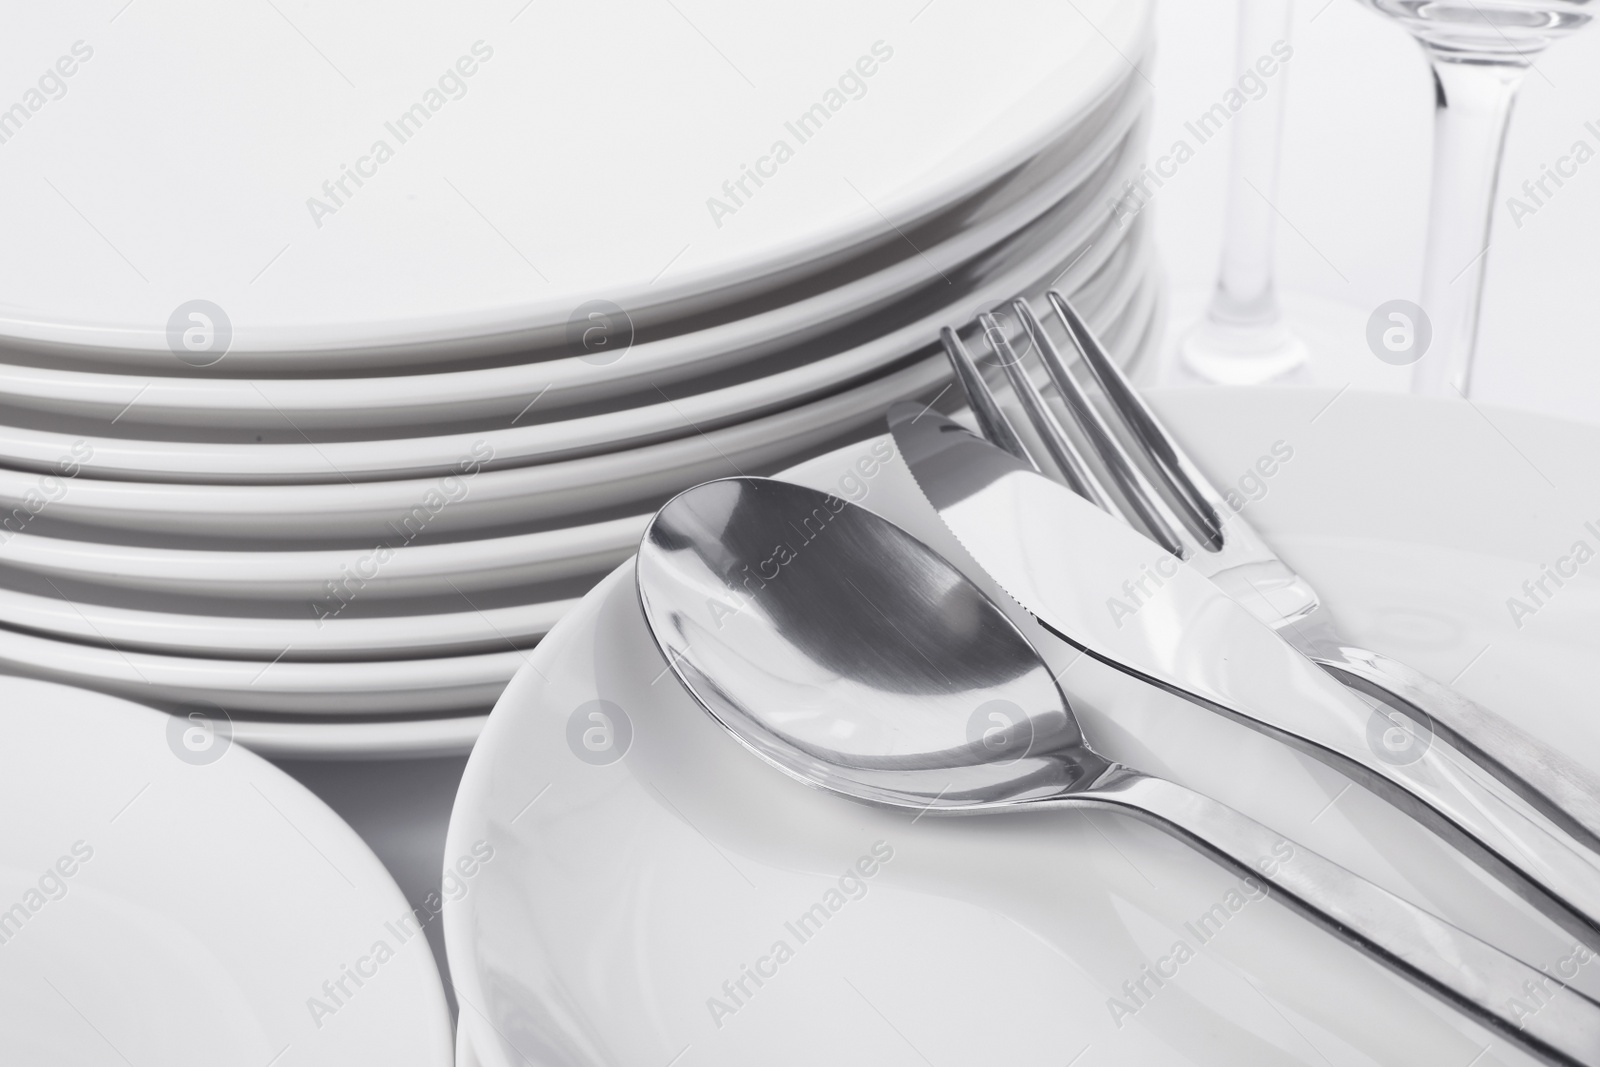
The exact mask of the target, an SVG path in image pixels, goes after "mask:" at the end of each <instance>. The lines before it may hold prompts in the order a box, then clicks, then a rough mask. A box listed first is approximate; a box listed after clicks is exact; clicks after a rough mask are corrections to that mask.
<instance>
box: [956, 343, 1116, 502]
mask: <svg viewBox="0 0 1600 1067" xmlns="http://www.w3.org/2000/svg"><path fill="white" fill-rule="evenodd" d="M978 324H979V325H980V326H982V327H983V336H984V339H985V340H987V341H988V342H989V347H990V348H992V349H993V350H994V354H995V355H996V356H998V357H999V358H1000V365H1001V366H1002V367H1003V368H1004V369H1005V372H1006V378H1008V379H1009V380H1010V382H1011V389H1012V391H1013V392H1015V393H1016V394H1017V399H1018V400H1019V401H1021V403H1022V410H1023V411H1024V412H1026V413H1027V416H1028V421H1029V422H1031V423H1033V428H1034V430H1035V431H1036V432H1037V433H1038V434H1039V438H1040V440H1042V441H1043V442H1044V447H1045V449H1046V450H1047V451H1049V453H1050V458H1051V459H1052V460H1054V461H1055V464H1056V467H1057V468H1058V469H1059V470H1060V471H1061V476H1062V478H1063V480H1065V481H1066V483H1067V487H1068V488H1069V489H1071V490H1072V491H1073V492H1075V493H1077V494H1078V495H1079V496H1081V497H1083V498H1085V499H1086V500H1088V501H1089V502H1090V503H1091V504H1094V505H1095V506H1096V507H1098V508H1100V509H1101V510H1102V511H1108V512H1110V513H1111V514H1113V515H1115V516H1117V517H1118V518H1121V519H1126V516H1125V515H1123V514H1122V511H1121V509H1120V508H1119V507H1118V505H1117V502H1116V499H1115V498H1114V497H1112V496H1111V494H1110V493H1107V492H1106V490H1105V486H1103V485H1101V484H1100V479H1099V478H1098V477H1096V476H1095V473H1094V471H1093V470H1091V469H1090V467H1089V464H1088V463H1087V462H1085V460H1084V458H1083V453H1081V452H1080V451H1078V446H1077V444H1076V443H1075V442H1073V440H1072V439H1071V438H1070V437H1068V436H1067V433H1066V431H1065V430H1063V429H1062V428H1061V423H1059V422H1057V421H1056V417H1055V413H1054V412H1052V411H1051V410H1050V409H1049V407H1047V406H1046V405H1045V402H1044V397H1043V396H1042V395H1041V394H1040V392H1039V388H1038V386H1036V385H1034V384H1033V380H1032V379H1031V378H1029V377H1028V372H1027V371H1025V370H1023V369H1022V360H1021V357H1020V356H1018V355H1017V353H1016V350H1015V349H1014V348H1012V347H1011V342H1010V341H1008V340H1006V335H1005V331H1004V330H1002V329H1001V328H1000V324H999V323H998V322H996V321H995V317H994V316H993V315H992V314H990V313H988V312H984V313H983V314H982V315H979V316H978Z"/></svg>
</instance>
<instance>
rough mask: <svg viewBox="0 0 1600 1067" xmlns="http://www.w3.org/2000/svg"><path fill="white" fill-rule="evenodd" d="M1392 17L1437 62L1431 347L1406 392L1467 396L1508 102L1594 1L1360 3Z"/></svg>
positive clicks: (1429, 261) (1426, 289) (1427, 284)
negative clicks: (1530, 70) (1540, 58)
mask: <svg viewBox="0 0 1600 1067" xmlns="http://www.w3.org/2000/svg"><path fill="white" fill-rule="evenodd" d="M1362 2H1363V3H1365V4H1366V5H1367V6H1369V7H1371V8H1373V9H1374V10H1376V11H1378V12H1381V13H1382V14H1385V15H1388V16H1390V17H1391V18H1394V19H1396V20H1397V21H1399V22H1400V24H1401V25H1402V26H1404V27H1405V28H1406V29H1407V30H1409V31H1410V32H1411V35H1412V36H1413V37H1415V38H1416V39H1417V41H1418V42H1419V43H1420V44H1421V45H1422V49H1423V52H1424V53H1425V54H1426V55H1427V57H1428V61H1429V63H1430V64H1431V65H1432V67H1433V78H1434V86H1435V90H1436V92H1435V101H1436V104H1435V112H1434V127H1433V130H1434V132H1433V191H1432V194H1431V195H1432V201H1431V203H1430V206H1429V210H1428V246H1427V255H1426V259H1425V261H1424V265H1423V275H1422V308H1423V310H1424V311H1425V312H1426V313H1427V315H1428V318H1429V319H1430V320H1431V322H1432V326H1433V343H1432V345H1431V346H1430V347H1429V349H1428V350H1427V352H1425V353H1424V354H1423V356H1422V358H1421V359H1420V360H1418V362H1417V363H1416V364H1415V365H1414V367H1413V369H1412V385H1411V387H1412V391H1413V392H1417V393H1423V394H1429V395H1442V396H1451V395H1456V394H1459V395H1461V396H1466V395H1467V394H1468V393H1469V392H1470V389H1471V383H1472V357H1473V353H1474V349H1475V347H1476V344H1477V333H1478V309H1479V306H1480V304H1481V303H1482V298H1483V278H1484V268H1485V264H1486V262H1487V260H1488V251H1489V229H1490V222H1491V219H1492V216H1493V212H1494V202H1495V186H1496V184H1497V182H1498V180H1499V176H1500V160H1501V155H1502V153H1503V151H1504V149H1505V140H1506V127H1507V124H1508V121H1509V119H1510V118H1511V105H1512V102H1513V100H1514V99H1515V98H1516V93H1517V89H1518V87H1519V86H1520V85H1521V84H1522V78H1523V76H1524V75H1525V74H1526V73H1527V70H1528V67H1529V66H1530V65H1532V63H1533V62H1534V61H1535V60H1536V59H1537V58H1538V56H1539V53H1541V52H1542V51H1543V50H1544V49H1545V47H1546V46H1548V45H1549V44H1550V43H1551V42H1552V41H1555V40H1557V39H1559V38H1561V37H1564V36H1566V35H1567V34H1570V33H1572V32H1574V31H1576V30H1578V29H1580V28H1581V27H1583V26H1584V24H1586V23H1587V22H1588V21H1589V19H1590V18H1591V17H1592V16H1593V9H1592V8H1591V6H1590V0H1362Z"/></svg>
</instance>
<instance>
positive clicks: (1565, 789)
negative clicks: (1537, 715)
mask: <svg viewBox="0 0 1600 1067" xmlns="http://www.w3.org/2000/svg"><path fill="white" fill-rule="evenodd" d="M1312 659H1314V660H1315V661H1316V662H1317V664H1318V665H1320V666H1321V667H1322V668H1323V669H1325V670H1326V671H1328V673H1330V674H1332V675H1333V676H1334V677H1336V678H1338V679H1339V680H1340V681H1341V682H1343V683H1345V684H1346V685H1348V686H1350V687H1351V688H1353V689H1358V690H1361V691H1362V692H1365V693H1367V694H1368V695H1370V696H1374V697H1376V698H1378V699H1379V700H1388V699H1396V700H1399V701H1400V702H1401V703H1402V704H1403V705H1405V706H1406V710H1410V711H1414V712H1419V713H1420V714H1421V718H1422V721H1423V722H1424V723H1425V724H1427V725H1428V726H1429V727H1430V728H1431V729H1432V730H1433V731H1434V732H1436V733H1437V734H1439V735H1440V736H1442V737H1443V738H1444V739H1445V741H1447V742H1448V743H1449V744H1450V745H1451V746H1452V747H1454V748H1456V749H1458V750H1459V751H1460V752H1461V753H1462V754H1463V755H1465V756H1467V757H1468V758H1470V759H1471V760H1472V761H1473V762H1474V763H1476V764H1478V765H1479V766H1480V767H1483V768H1484V769H1485V770H1487V771H1488V772H1489V773H1490V774H1491V775H1493V776H1494V777H1495V778H1496V779H1498V780H1499V781H1500V783H1501V784H1502V785H1504V786H1506V788H1508V789H1510V790H1511V791H1512V792H1514V793H1515V794H1517V795H1518V796H1519V797H1521V798H1522V799H1523V800H1524V801H1526V802H1527V803H1528V804H1529V805H1530V806H1531V807H1533V808H1534V809H1535V810H1537V811H1538V812H1539V813H1540V814H1542V815H1543V816H1545V818H1547V819H1549V820H1550V821H1551V822H1553V823H1555V824H1556V826H1558V827H1560V828H1561V829H1562V830H1563V831H1564V832H1566V833H1567V834H1568V835H1569V836H1571V837H1573V838H1575V839H1577V841H1578V842H1579V843H1581V844H1582V845H1583V847H1585V848H1587V849H1588V850H1589V851H1590V852H1592V853H1594V854H1595V855H1596V856H1600V778H1596V777H1595V776H1594V775H1593V774H1592V773H1591V772H1590V771H1589V770H1588V769H1587V768H1585V767H1582V766H1580V765H1579V764H1578V763H1576V762H1575V761H1573V760H1571V759H1569V758H1568V757H1566V756H1564V755H1562V754H1561V753H1560V752H1557V751H1556V750H1555V749H1553V748H1551V747H1550V746H1548V745H1546V744H1545V743H1544V742H1542V741H1539V740H1537V739H1535V738H1533V737H1530V736H1529V735H1528V734H1526V733H1524V732H1523V731H1522V730H1520V729H1518V728H1517V727H1516V726H1514V725H1512V724H1511V723H1510V722H1508V721H1507V720H1505V719H1504V718H1502V717H1500V716H1499V715H1496V714H1495V713H1494V712H1492V711H1490V710H1489V709H1488V708H1485V707H1483V706H1482V705H1481V704H1478V703H1475V702H1474V701H1472V700H1469V699H1468V698H1467V697H1465V696H1463V695H1462V694H1461V693H1458V692H1457V691H1456V690H1454V689H1452V688H1450V687H1449V686H1447V685H1442V684H1440V683H1439V682H1436V681H1434V680H1433V679H1432V678H1429V677H1428V676H1427V675H1425V674H1423V673H1422V672H1421V671H1417V670H1414V669H1413V668H1411V667H1408V666H1406V665H1405V664H1404V663H1401V662H1399V661H1398V660H1393V659H1390V658H1389V657H1388V656H1385V655H1383V654H1382V653H1378V652H1371V651H1368V650H1366V649H1363V648H1354V647H1351V646H1347V645H1343V644H1341V645H1339V646H1338V647H1337V649H1318V650H1317V651H1316V653H1315V654H1314V655H1313V656H1312Z"/></svg>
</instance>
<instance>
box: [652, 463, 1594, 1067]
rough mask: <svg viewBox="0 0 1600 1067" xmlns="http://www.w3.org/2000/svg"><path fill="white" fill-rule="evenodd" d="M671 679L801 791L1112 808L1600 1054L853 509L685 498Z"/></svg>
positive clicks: (1569, 1015)
mask: <svg viewBox="0 0 1600 1067" xmlns="http://www.w3.org/2000/svg"><path fill="white" fill-rule="evenodd" d="M637 579H638V586H639V599H640V603H641V604H642V606H643V608H644V615H645V619H646V620H647V621H648V623H649V626H650V630H651V633H652V634H653V635H654V637H655V640H656V643H657V644H658V645H659V646H660V648H661V651H662V653H663V654H664V655H665V656H666V659H667V662H668V664H670V666H671V668H672V670H673V672H674V673H675V674H676V675H677V676H678V678H679V680H680V681H682V682H683V684H684V686H685V687H686V688H687V689H688V690H689V692H690V693H691V694H693V695H694V697H695V699H696V700H698V701H699V702H700V704H701V705H702V706H703V707H704V708H705V709H706V710H707V711H708V712H710V714H711V715H712V716H713V717H714V718H715V719H716V720H717V721H718V722H720V723H721V724H722V725H723V726H724V727H726V728H727V729H728V730H729V731H730V732H731V733H732V734H733V735H734V737H735V738H737V739H738V740H739V741H740V742H741V743H743V744H744V745H745V747H747V748H749V749H750V750H751V751H752V752H754V753H755V754H756V755H758V756H760V757H761V758H762V759H764V760H766V761H767V762H769V763H771V764H772V765H773V766H775V767H777V768H778V769H779V770H781V771H784V772H785V773H787V774H789V775H791V776H792V777H794V778H796V779H798V780H800V781H801V782H803V783H805V784H807V785H810V786H813V787H816V788H820V789H824V790H827V791H828V792H832V793H836V794H839V795H841V796H845V797H849V798H851V799H854V800H860V801H865V802H867V803H871V804H876V805H879V806H883V807H889V808H898V809H902V810H906V811H916V812H926V813H930V814H935V815H957V814H980V813H991V812H1010V811H1033V810H1041V809H1047V808H1056V809H1059V808H1066V807H1078V808H1095V809H1102V810H1114V811H1121V812H1123V813H1125V814H1129V815H1133V816H1135V817H1137V818H1141V819H1144V820H1145V821H1147V822H1149V823H1152V824H1153V825H1155V826H1158V827H1160V828H1161V829H1163V830H1165V831H1166V832H1168V833H1170V834H1172V835H1173V836H1175V837H1177V838H1179V839H1180V840H1183V841H1185V842H1188V843H1189V844H1190V845H1192V846H1194V847H1195V848H1196V849H1198V850H1200V851H1201V852H1204V853H1205V854H1207V855H1209V856H1211V857H1212V858H1213V859H1215V860H1217V861H1218V862H1219V863H1221V864H1222V865H1223V866H1225V867H1227V868H1229V869H1231V870H1234V871H1236V872H1239V873H1241V874H1245V875H1250V876H1253V877H1256V878H1259V879H1261V880H1262V881H1263V882H1265V883H1267V884H1268V885H1270V886H1271V887H1272V888H1273V889H1275V890H1276V891H1277V892H1276V894H1275V895H1276V896H1277V897H1278V899H1279V900H1281V901H1282V902H1283V903H1285V904H1288V905H1289V906H1291V907H1293V908H1295V909H1296V910H1298V911H1300V912H1301V913H1302V914H1304V915H1306V916H1307V917H1309V918H1310V919H1312V920H1313V921H1315V922H1317V923H1319V924H1321V925H1322V926H1324V927H1325V928H1327V929H1328V930H1330V931H1331V932H1333V933H1335V934H1336V935H1338V936H1339V937H1341V938H1342V939H1344V940H1345V941H1347V942H1348V943H1350V944H1351V945H1353V946H1355V947H1356V948H1358V949H1360V950H1361V951H1363V952H1365V953H1367V954H1368V955H1369V956H1371V957H1372V958H1373V959H1375V960H1377V961H1378V962H1379V963H1381V964H1383V965H1385V966H1387V967H1389V968H1390V969H1392V970H1394V971H1395V972H1397V973H1399V974H1400V975H1402V976H1404V977H1405V978H1407V979H1409V980H1411V981H1412V982H1414V983H1416V984H1417V985H1419V986H1421V987H1422V988H1423V989H1426V990H1427V991H1429V992H1430V993H1433V994H1434V995H1435V996H1437V997H1439V998H1440V999H1442V1000H1444V1001H1446V1002H1448V1003H1450V1004H1453V1005H1455V1006H1456V1007H1457V1008H1459V1009H1460V1010H1462V1011H1463V1012H1465V1013H1466V1014H1468V1015H1470V1016H1471V1017H1472V1018H1474V1019H1476V1020H1477V1021H1478V1022H1480V1023H1482V1024H1483V1025H1485V1026H1487V1027H1489V1028H1490V1029H1492V1030H1494V1031H1495V1032H1497V1033H1498V1034H1500V1035H1501V1036H1502V1037H1504V1038H1505V1039H1506V1040H1508V1041H1510V1042H1512V1043H1513V1044H1516V1045H1518V1046H1519V1047H1521V1048H1523V1049H1525V1050H1527V1051H1528V1052H1530V1053H1532V1054H1533V1055H1535V1056H1538V1057H1540V1058H1541V1059H1543V1060H1545V1061H1546V1062H1549V1063H1559V1064H1600V1004H1596V1003H1595V1002H1594V1001H1592V1000H1591V999H1589V998H1588V997H1587V996H1585V995H1583V994H1582V993H1580V992H1579V991H1577V990H1575V989H1571V988H1566V989H1558V990H1557V991H1556V992H1555V995H1554V997H1553V998H1552V999H1549V1000H1548V1001H1547V1002H1546V1003H1545V1004H1544V1006H1543V1007H1539V1008H1537V1009H1532V1008H1531V1007H1530V1002H1529V1000H1528V992H1527V990H1528V988H1530V987H1528V986H1525V983H1530V982H1531V983H1533V985H1532V987H1531V988H1536V989H1546V988H1549V987H1550V986H1551V984H1552V979H1551V978H1550V977H1549V976H1547V975H1545V974H1544V973H1542V972H1540V971H1536V970H1534V969H1533V968H1531V967H1528V966H1527V965H1525V964H1523V963H1521V962H1520V961H1518V960H1516V959H1514V958H1512V957H1511V956H1508V955H1506V954H1505V953H1503V952H1501V951H1500V950H1499V949H1496V948H1494V947H1493V946H1491V945H1488V944H1486V943H1484V942H1482V941H1479V940H1478V939H1477V938H1475V937H1473V936H1471V935H1470V934H1467V933H1465V932H1463V931H1461V930H1459V929H1457V928H1455V927H1454V926H1451V925H1450V924H1448V923H1446V922H1444V921H1443V920H1441V919H1439V918H1437V917H1435V916H1433V915H1431V914H1429V913H1428V912H1426V911H1423V910H1422V909H1420V908H1418V907H1416V906H1414V905H1412V904H1410V903H1408V902H1406V901H1404V900H1402V899H1400V898H1399V897H1396V896H1394V895H1393V894H1391V893H1389V892H1388V891H1387V890H1384V889H1381V888H1379V887H1378V886H1376V885H1373V884H1372V883H1370V882H1368V881H1366V880H1365V879H1363V878H1361V877H1359V876H1358V875H1356V874H1353V873H1351V872H1350V871H1347V870H1345V869H1344V868H1343V867H1340V866H1338V865H1337V864H1335V863H1333V862H1332V861H1330V860H1327V859H1324V858H1322V857H1321V856H1319V855H1317V854H1316V853H1314V852H1312V851H1311V850H1310V849H1308V848H1305V847H1304V846H1302V845H1298V844H1295V843H1294V842H1292V841H1290V840H1288V839H1286V838H1284V837H1283V836H1282V835H1280V834H1278V833H1277V832H1276V831H1274V830H1271V829H1269V828H1267V827H1265V826H1263V825H1261V824H1260V823H1257V822H1255V821H1254V820H1252V819H1250V818H1248V817H1247V816H1245V815H1242V814H1240V813H1239V812H1237V811H1234V810H1233V809H1232V808H1229V807H1227V806H1226V805H1223V804H1221V803H1219V802H1217V801H1215V800H1212V799H1210V798H1208V797H1206V796H1203V795H1201V794H1199V793H1196V792H1194V791H1193V790H1191V789H1188V788H1185V787H1184V786H1181V785H1178V784H1176V783H1173V782H1168V781H1165V780H1163V779H1160V778H1155V777H1152V776H1150V775H1147V774H1143V773H1141V772H1139V771H1137V770H1134V769H1132V768H1130V767H1126V766H1123V765H1121V764H1117V763H1113V762H1111V761H1109V760H1107V759H1105V758H1103V757H1102V756H1100V755H1099V754H1098V753H1096V752H1095V751H1094V750H1093V749H1092V748H1090V747H1089V744H1088V742H1087V741H1086V740H1085V739H1084V737H1083V734H1082V732H1081V731H1080V730H1079V728H1078V722H1077V719H1076V717H1075V716H1074V715H1073V713H1072V709H1071V707H1070V706H1069V705H1068V703H1067V701H1066V698H1065V697H1064V696H1063V695H1062V693H1061V691H1060V689H1058V688H1057V686H1056V684H1055V681H1054V679H1053V678H1052V676H1051V673H1050V669H1049V667H1047V666H1046V665H1045V663H1044V661H1043V660H1041V659H1040V658H1039V654H1038V652H1037V651H1036V650H1035V649H1034V647H1033V645H1032V644H1031V643H1029V641H1028V639H1027V637H1026V636H1025V635H1024V634H1023V633H1022V631H1020V630H1019V629H1017V628H1016V626H1015V625H1014V624H1013V623H1012V622H1011V620H1010V619H1009V618H1008V617H1007V616H1006V615H1005V613H1004V612H1002V611H1001V610H1000V609H999V607H997V606H996V605H995V604H994V603H993V601H991V600H989V599H988V597H986V596H985V595H984V594H983V592H982V591H981V590H980V589H978V587H977V586H975V585H973V584H972V583H971V582H970V581H969V580H968V579H967V578H966V576H965V575H963V574H962V573H961V572H959V571H957V570H956V569H955V568H954V567H953V566H951V564H950V563H949V562H948V561H946V560H945V559H944V558H943V557H941V556H940V555H938V554H937V553H936V552H934V551H933V550H932V549H930V548H928V547H927V546H926V545H924V544H923V543H922V542H920V541H918V540H916V539H915V538H913V537H912V536H911V535H910V534H908V533H906V532H905V531H904V530H902V529H900V528H899V527H898V526H895V525H894V524H893V523H890V522H889V521H887V520H885V519H882V518H880V517H878V516H877V515H875V514H873V513H872V512H869V511H867V510H865V509H864V508H859V507H856V506H855V505H853V504H850V503H848V502H846V501H844V500H841V499H839V498H837V497H831V496H828V495H826V494H823V493H819V492H817V491H816V490H813V489H807V488H804V487H802V486H797V485H792V484H789V483H786V482H778V481H772V480H769V479H764V478H729V479H724V480H721V481H715V482H707V483H705V484H704V485H700V486H696V487H695V488H693V489H690V490H688V491H687V492H685V493H683V494H681V495H679V496H677V497H676V498H674V499H673V500H671V501H669V502H668V503H667V505H666V506H665V507H663V508H662V509H661V511H660V512H659V513H658V514H657V515H656V517H655V518H654V519H653V520H652V521H651V523H650V526H649V528H648V529H647V530H646V531H645V535H644V539H643V541H642V543H641V544H640V546H639V557H638V562H637Z"/></svg>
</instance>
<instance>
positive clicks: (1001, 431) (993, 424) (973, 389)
mask: <svg viewBox="0 0 1600 1067" xmlns="http://www.w3.org/2000/svg"><path fill="white" fill-rule="evenodd" d="M939 342H940V343H941V344H942V345H944V354H945V355H947V356H949V357H950V366H951V367H952V368H954V370H955V372H956V383H957V384H958V385H960V386H961V391H962V392H963V393H965V394H966V396H967V405H968V406H969V407H971V408H972V414H973V416H974V417H975V418H976V419H977V420H978V431H979V432H980V433H982V434H983V436H984V438H985V439H986V440H987V441H988V442H989V443H990V444H992V445H996V446H998V447H999V448H1003V449H1005V450H1006V451H1007V452H1009V453H1011V454H1012V455H1013V456H1015V457H1017V458H1018V459H1020V460H1022V462H1024V463H1026V464H1028V466H1030V467H1032V468H1033V469H1034V470H1038V469H1039V464H1038V463H1036V462H1034V458H1033V456H1032V455H1031V454H1030V453H1029V452H1028V448H1027V446H1026V445H1024V444H1023V443H1022V438H1021V437H1019V436H1018V435H1017V431H1016V428H1015V427H1014V426H1012V425H1011V420H1010V419H1008V418H1006V413H1005V412H1004V411H1001V410H1000V405H999V404H998V403H997V402H996V401H995V398H994V393H992V392H990V390H989V383H988V382H986V381H984V380H983V375H982V374H980V373H978V365H977V364H976V363H974V362H972V356H970V355H969V354H968V353H967V348H966V346H965V345H963V344H962V343H961V338H959V337H957V336H956V332H955V331H954V330H952V329H950V327H948V326H946V327H945V328H944V329H942V330H940V331H939Z"/></svg>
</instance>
